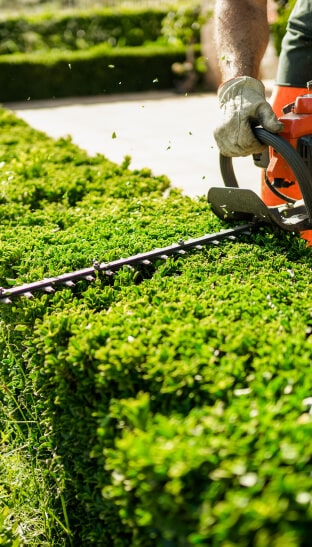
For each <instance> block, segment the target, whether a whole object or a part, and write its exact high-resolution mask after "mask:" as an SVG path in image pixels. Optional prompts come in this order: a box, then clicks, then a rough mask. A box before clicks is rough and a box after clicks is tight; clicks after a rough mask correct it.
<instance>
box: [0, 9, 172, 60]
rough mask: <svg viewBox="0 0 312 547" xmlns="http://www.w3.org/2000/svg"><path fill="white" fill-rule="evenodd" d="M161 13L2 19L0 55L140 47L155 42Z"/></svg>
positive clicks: (103, 12) (141, 11) (93, 12)
mask: <svg viewBox="0 0 312 547" xmlns="http://www.w3.org/2000/svg"><path fill="white" fill-rule="evenodd" d="M165 13H166V12H164V11H161V10H159V11H158V10H155V9H154V10H148V9H147V10H146V9H142V8H141V9H137V10H129V9H128V10H125V8H124V9H121V10H118V9H117V10H116V9H115V10H112V9H110V10H109V9H106V10H103V9H102V10H99V9H97V10H90V11H86V12H82V11H73V12H71V13H65V14H62V13H60V14H56V13H52V12H51V13H46V14H41V15H33V16H31V17H30V16H28V17H25V16H24V17H15V18H12V19H9V18H6V19H3V20H2V21H0V54H8V53H17V52H19V53H33V52H35V51H39V52H43V51H51V50H52V51H54V50H62V51H64V50H65V51H66V50H69V51H72V50H81V49H88V48H90V47H93V46H95V45H98V44H103V43H106V44H108V45H110V46H111V47H116V46H137V45H142V44H143V43H144V42H146V41H155V40H156V39H157V38H158V36H159V34H160V33H161V24H162V19H163V18H164V16H165Z"/></svg>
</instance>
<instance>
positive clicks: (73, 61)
mask: <svg viewBox="0 0 312 547" xmlns="http://www.w3.org/2000/svg"><path fill="white" fill-rule="evenodd" d="M184 61H185V48H184V47H170V48H168V47H164V46H159V45H154V44H151V45H150V46H144V47H143V46H142V47H136V48H129V47H124V48H120V49H112V48H109V47H107V46H106V45H105V44H104V45H99V46H94V47H93V48H90V49H89V50H86V51H73V52H69V51H67V52H54V53H52V52H51V53H48V54H47V53H42V54H39V53H38V54H33V55H26V54H22V53H21V54H16V55H3V56H0V101H2V102H10V101H19V100H30V99H52V98H59V97H71V96H82V95H87V96H88V95H102V94H105V93H125V92H137V91H150V90H155V89H172V88H173V87H174V80H175V76H174V74H173V72H172V69H171V67H172V64H173V63H174V62H184Z"/></svg>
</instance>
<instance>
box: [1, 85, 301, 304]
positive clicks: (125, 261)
mask: <svg viewBox="0 0 312 547" xmlns="http://www.w3.org/2000/svg"><path fill="white" fill-rule="evenodd" d="M280 120H281V121H282V122H283V124H284V130H283V132H282V133H281V134H279V135H276V134H272V133H269V132H268V131H266V130H264V129H263V128H259V127H258V128H255V129H254V132H255V135H256V137H257V138H258V139H259V141H261V142H262V143H263V144H265V145H267V146H268V149H267V153H264V154H259V155H257V156H254V162H255V163H256V165H258V166H260V167H262V168H263V170H264V173H265V181H266V183H267V185H268V187H269V189H270V191H271V192H273V194H275V196H277V197H278V198H279V200H280V202H281V203H282V205H278V206H270V207H268V206H267V205H266V204H265V203H264V202H263V201H262V199H261V198H260V197H259V196H258V195H257V194H256V193H255V192H253V191H252V190H248V189H242V188H239V185H238V182H237V180H236V177H235V173H234V170H233V164H232V158H227V157H225V156H220V168H221V173H222V177H223V181H224V184H225V187H213V188H211V189H210V190H209V192H208V203H210V204H211V209H212V211H213V212H214V213H215V214H216V215H217V216H218V217H219V218H221V219H222V220H225V221H227V222H229V221H244V222H245V224H242V225H238V226H234V227H233V228H229V229H227V230H223V231H221V232H218V233H214V234H206V235H204V236H202V237H198V238H195V239H189V240H187V241H182V240H180V241H178V242H177V243H174V244H172V245H170V246H167V247H163V248H157V249H153V250H151V251H147V252H145V253H139V254H136V255H133V256H129V257H128V258H120V259H118V260H114V261H112V262H107V263H106V262H102V263H99V262H94V263H93V265H92V266H90V267H88V268H84V269H81V270H76V271H73V272H69V273H64V274H61V275H57V276H55V277H50V278H45V279H42V280H40V281H34V282H31V283H25V284H23V285H18V286H14V287H11V288H8V289H6V288H2V287H0V303H2V304H7V303H11V302H12V299H14V298H15V297H19V296H25V297H27V298H31V297H33V294H34V293H35V292H38V291H41V292H46V293H52V292H54V291H55V290H56V289H57V288H61V287H73V286H74V285H75V283H76V282H77V281H80V280H85V281H88V282H91V281H93V280H94V279H95V278H96V276H98V275H100V274H103V275H112V274H114V273H115V272H116V271H117V270H119V269H121V268H123V267H124V266H128V267H138V266H140V265H149V264H152V263H153V262H155V261H156V260H166V259H167V258H169V257H172V256H180V255H184V254H185V253H187V251H190V250H192V249H201V248H202V247H203V246H204V245H217V244H218V243H219V242H220V241H223V240H233V239H234V240H235V239H236V238H237V236H239V235H242V234H250V233H251V232H252V231H254V230H255V229H257V228H258V227H260V226H261V225H263V224H271V225H273V226H277V227H278V228H280V229H282V230H287V231H290V232H302V231H305V230H312V175H311V171H312V95H309V94H307V95H302V96H300V97H297V99H296V102H295V103H293V104H291V105H287V106H286V107H285V109H284V115H283V116H281V118H280ZM294 186H295V187H296V188H298V196H299V199H294V198H290V197H289V196H288V195H287V189H288V188H289V187H294ZM283 189H285V190H284V191H285V192H286V193H284V192H283ZM311 233H312V232H311Z"/></svg>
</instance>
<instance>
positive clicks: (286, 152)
mask: <svg viewBox="0 0 312 547" xmlns="http://www.w3.org/2000/svg"><path fill="white" fill-rule="evenodd" d="M253 131H254V134H255V136H256V137H257V139H258V140H259V141H260V142H261V143H262V144H266V145H267V146H271V147H272V148H274V150H276V152H278V153H279V154H280V155H281V156H282V157H283V158H284V159H285V161H286V162H287V163H288V165H289V167H290V168H291V169H292V171H293V173H294V175H295V177H296V180H297V182H298V185H299V188H300V191H301V195H302V198H303V201H304V204H305V207H306V210H307V215H308V219H309V221H310V222H311V224H312V176H311V173H310V171H309V169H308V167H307V165H306V164H305V163H304V161H303V159H302V157H301V156H300V154H299V153H298V152H297V150H295V148H294V147H293V146H292V145H291V144H290V143H289V142H288V141H286V140H285V139H284V138H283V137H281V136H280V135H278V134H276V133H270V131H267V130H266V129H263V128H262V127H255V128H254V129H253ZM220 170H221V175H222V178H223V182H224V185H225V186H226V187H231V188H239V185H238V182H237V179H236V176H235V173H234V169H233V163H232V158H228V157H226V156H223V155H222V154H220Z"/></svg>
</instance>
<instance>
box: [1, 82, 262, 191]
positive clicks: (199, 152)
mask: <svg viewBox="0 0 312 547" xmlns="http://www.w3.org/2000/svg"><path fill="white" fill-rule="evenodd" d="M4 106H5V107H6V108H8V109H11V110H13V111H15V112H16V114H17V115H18V116H19V117H20V118H23V119H24V120H25V121H26V122H28V123H29V124H30V125H31V126H32V127H34V128H36V129H39V130H41V131H44V132H45V133H47V134H48V135H50V136H52V137H55V138H58V137H61V136H65V135H71V136H72V138H73V141H74V142H75V143H76V144H77V145H79V146H80V147H81V148H83V149H85V150H87V152H88V153H89V154H91V155H93V154H96V153H102V154H103V155H105V156H106V157H107V158H109V159H111V160H112V161H114V162H117V163H121V162H122V161H123V159H124V157H125V156H126V155H130V156H131V158H132V161H131V164H130V166H131V167H132V168H135V169H136V168H142V167H149V168H150V169H151V170H152V172H153V173H154V174H155V175H159V174H166V175H167V176H168V177H169V178H170V180H171V183H172V185H173V186H175V187H178V188H181V189H182V190H183V192H184V193H185V194H187V195H189V196H191V197H195V196H201V195H206V194H207V191H208V188H209V187H210V186H218V185H222V184H223V182H222V179H221V175H220V172H219V153H218V149H217V146H216V144H215V141H214V138H213V129H214V127H215V126H216V124H217V119H218V114H219V108H218V103H217V97H216V95H215V94H213V93H212V94H194V95H189V96H182V95H177V94H175V93H171V92H157V93H156V92H150V93H144V94H143V93H142V94H131V95H114V96H101V97H88V98H71V99H68V100H65V99H64V100H54V101H27V102H24V103H7V104H5V105H4ZM234 166H235V172H236V175H237V178H238V180H239V182H240V184H241V185H242V186H244V187H248V188H253V189H255V190H258V187H259V179H260V172H259V169H257V168H256V167H255V166H254V165H253V162H252V159H251V158H250V157H248V158H240V159H237V160H235V161H234Z"/></svg>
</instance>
